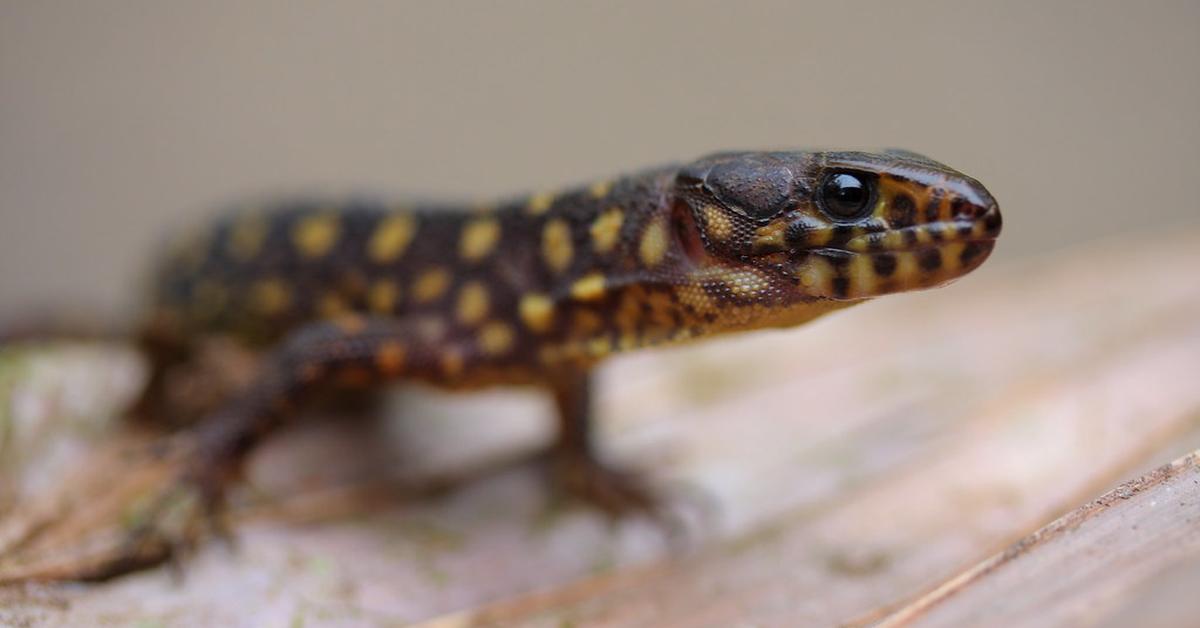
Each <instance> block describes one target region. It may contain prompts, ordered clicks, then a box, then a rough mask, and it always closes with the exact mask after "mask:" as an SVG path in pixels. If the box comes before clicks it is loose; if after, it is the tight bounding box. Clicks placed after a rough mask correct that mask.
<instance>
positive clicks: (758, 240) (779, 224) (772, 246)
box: [754, 220, 787, 251]
mask: <svg viewBox="0 0 1200 628" xmlns="http://www.w3.org/2000/svg"><path fill="white" fill-rule="evenodd" d="M786 228H787V224H786V223H784V222H783V221H782V220H777V221H775V222H773V223H771V224H769V225H767V226H765V227H762V228H760V229H757V230H756V231H755V232H754V246H755V248H757V249H758V250H760V251H762V250H767V251H778V250H782V249H783V248H784V242H783V232H784V229H786Z"/></svg>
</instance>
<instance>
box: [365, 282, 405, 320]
mask: <svg viewBox="0 0 1200 628" xmlns="http://www.w3.org/2000/svg"><path fill="white" fill-rule="evenodd" d="M399 299H400V289H399V288H397V287H396V283H395V282H393V281H390V280H387V279H379V280H377V281H375V283H373V284H371V288H370V289H369V290H368V291H367V307H369V308H371V311H372V312H376V313H379V314H390V313H391V312H393V311H395V309H396V301H397V300H399Z"/></svg>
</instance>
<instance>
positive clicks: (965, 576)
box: [879, 452, 1200, 628]
mask: <svg viewBox="0 0 1200 628" xmlns="http://www.w3.org/2000/svg"><path fill="white" fill-rule="evenodd" d="M1189 563H1190V564H1191V565H1192V567H1193V569H1194V568H1196V567H1200V452H1194V453H1191V454H1189V455H1187V456H1185V457H1183V458H1181V459H1179V460H1177V461H1175V462H1174V463H1172V464H1169V465H1166V466H1163V467H1160V468H1158V469H1156V470H1154V471H1153V472H1151V473H1149V474H1147V475H1145V476H1143V477H1141V478H1138V479H1136V480H1132V481H1130V482H1126V483H1124V484H1122V485H1120V486H1119V487H1117V488H1116V489H1113V490H1112V491H1110V492H1108V493H1105V494H1104V495H1103V496H1101V497H1100V498H1099V499H1096V500H1095V501H1093V502H1090V503H1088V504H1086V505H1084V506H1082V507H1080V508H1078V509H1076V510H1074V511H1072V512H1071V513H1069V514H1067V515H1066V516H1064V517H1062V518H1060V519H1058V520H1056V521H1055V522H1053V523H1051V524H1050V525H1048V526H1046V527H1045V528H1042V529H1041V530H1038V531H1037V532H1035V533H1033V534H1031V535H1030V536H1027V537H1025V538H1023V539H1021V540H1020V541H1019V542H1017V543H1015V544H1013V545H1012V546H1010V547H1009V548H1007V549H1006V550H1004V551H1003V552H1002V553H1000V554H997V555H995V556H993V557H992V558H989V559H988V560H986V561H984V562H982V563H980V564H978V565H976V566H975V567H972V568H971V569H968V570H966V571H964V572H962V573H961V574H958V575H957V576H955V577H954V578H952V579H950V580H949V581H947V582H945V583H944V584H942V585H941V586H939V587H937V588H936V589H934V590H933V591H930V592H929V593H927V594H926V595H923V596H921V597H920V598H918V599H917V600H915V601H914V602H913V603H911V604H909V605H907V606H905V607H904V608H902V609H900V610H899V611H897V612H895V613H893V614H892V615H890V616H889V617H887V618H886V619H885V620H884V621H882V622H880V623H879V626H880V627H881V628H882V627H895V626H908V625H921V626H1018V625H1019V626H1066V625H1075V626H1078V625H1083V624H1095V623H1099V621H1098V620H1100V619H1104V618H1109V617H1111V616H1112V615H1113V614H1114V611H1118V610H1123V609H1122V606H1129V605H1131V604H1132V605H1136V604H1137V603H1138V600H1139V599H1140V598H1142V597H1144V596H1145V593H1144V592H1143V591H1139V590H1138V585H1142V584H1144V583H1146V582H1148V581H1152V580H1153V578H1154V577H1155V576H1159V575H1160V574H1164V573H1170V572H1171V570H1172V569H1175V568H1177V567H1179V566H1180V565H1187V564H1189ZM1176 571H1179V570H1178V569H1176ZM1175 579H1177V580H1179V579H1185V581H1190V582H1191V583H1192V584H1200V580H1197V579H1196V577H1195V576H1194V575H1185V574H1183V573H1182V572H1181V573H1180V574H1178V575H1177V576H1176V577H1175ZM1197 590H1200V589H1192V591H1197ZM1180 591H1181V592H1182V591H1186V589H1180ZM1131 598H1132V599H1131ZM1166 603H1167V605H1169V606H1173V607H1174V608H1173V609H1171V613H1172V615H1173V616H1176V617H1190V618H1191V621H1193V622H1194V621H1195V618H1196V617H1200V598H1197V597H1196V596H1195V595H1180V596H1176V597H1174V599H1167V600H1166ZM1130 619H1131V620H1133V621H1130V622H1129V623H1128V624H1126V625H1131V624H1134V623H1141V622H1138V621H1137V616H1136V615H1131V616H1130ZM1178 625H1185V624H1184V623H1180V624H1178Z"/></svg>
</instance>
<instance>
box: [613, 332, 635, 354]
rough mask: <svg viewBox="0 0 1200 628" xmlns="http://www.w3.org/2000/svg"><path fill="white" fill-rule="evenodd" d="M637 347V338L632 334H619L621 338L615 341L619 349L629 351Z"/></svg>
mask: <svg viewBox="0 0 1200 628" xmlns="http://www.w3.org/2000/svg"><path fill="white" fill-rule="evenodd" d="M637 347H638V338H637V336H635V335H633V334H621V338H620V339H619V340H618V341H617V348H619V349H620V350H621V351H630V350H632V349H636V348H637Z"/></svg>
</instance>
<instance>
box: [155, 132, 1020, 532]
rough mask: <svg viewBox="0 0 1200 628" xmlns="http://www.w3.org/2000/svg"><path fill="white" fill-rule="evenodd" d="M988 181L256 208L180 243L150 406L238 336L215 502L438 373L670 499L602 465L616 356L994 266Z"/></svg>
mask: <svg viewBox="0 0 1200 628" xmlns="http://www.w3.org/2000/svg"><path fill="white" fill-rule="evenodd" d="M1001 223H1002V221H1001V216H1000V211H999V207H998V205H997V203H996V201H995V200H994V198H993V197H992V196H991V194H989V192H988V191H987V190H986V189H985V188H984V187H983V186H982V185H981V184H980V183H979V182H978V181H976V180H975V179H973V178H971V177H969V176H967V175H964V174H962V173H960V172H958V171H956V170H953V169H951V168H950V167H948V166H945V165H943V164H941V163H938V162H936V161H933V160H931V159H929V158H926V157H924V156H921V155H918V154H916V153H911V152H908V151H900V150H885V151H880V152H875V153H870V152H856V151H807V150H795V151H744V152H723V153H716V154H712V155H708V156H705V157H702V158H699V159H697V160H694V161H691V162H688V163H676V164H669V165H665V166H660V167H655V168H649V169H646V170H642V171H640V172H635V173H633V174H628V175H625V176H619V177H616V178H612V179H604V180H600V181H598V182H595V183H592V184H590V185H580V186H575V187H567V188H563V189H558V190H554V191H548V192H542V193H537V194H532V195H528V196H522V197H516V198H511V199H508V200H503V201H499V202H495V203H485V204H464V205H453V204H443V205H438V204H428V205H421V204H416V205H413V204H404V203H399V204H397V203H388V202H385V201H380V200H376V199H370V198H358V199H349V200H343V201H340V202H322V201H312V200H301V201H291V202H289V201H284V202H278V203H267V204H258V205H253V206H249V207H245V208H241V209H239V210H235V211H232V212H228V213H226V214H225V215H223V216H222V217H221V218H219V219H217V220H215V221H213V222H211V223H209V224H208V225H207V226H205V227H204V228H201V229H196V230H192V231H190V232H187V233H186V234H184V235H183V236H181V237H179V238H176V239H175V240H174V241H173V242H172V243H171V245H170V246H169V247H168V249H167V250H168V252H167V253H166V254H165V255H164V256H162V259H161V262H160V264H159V265H158V267H157V270H156V271H155V273H154V279H153V288H152V290H151V297H150V299H149V303H148V304H147V307H146V313H145V315H144V317H143V323H142V324H141V326H140V331H139V332H138V333H137V338H138V342H139V344H140V346H141V347H142V348H143V349H144V352H145V353H146V355H147V356H148V358H149V360H150V364H151V368H150V375H149V378H148V384H147V386H146V389H145V392H144V393H143V395H142V397H141V398H140V400H139V401H138V402H137V403H136V404H135V410H134V413H135V414H138V415H155V414H159V415H162V414H169V413H170V408H169V406H170V404H169V403H168V401H169V397H170V396H169V395H168V394H167V392H166V391H167V388H168V385H167V382H168V381H169V380H170V374H171V373H172V372H173V371H174V370H177V369H180V368H184V367H185V366H186V365H187V364H189V363H190V362H191V361H193V360H194V359H195V356H196V351H197V346H198V345H199V342H200V340H202V339H203V338H205V337H209V336H212V335H215V334H221V335H224V336H227V337H230V338H233V339H234V340H235V341H236V342H237V343H239V344H240V345H242V346H245V347H247V348H249V349H251V350H254V351H258V352H261V354H262V356H263V358H262V363H261V367H260V370H259V371H258V373H257V375H256V377H254V378H253V380H252V381H251V382H249V383H248V384H247V385H245V386H243V387H241V388H240V389H238V390H234V391H231V392H230V393H229V394H228V395H227V396H225V397H224V398H221V399H219V402H218V403H216V404H215V405H214V406H213V407H212V408H210V409H208V410H207V411H206V412H204V413H203V416H201V417H199V418H198V420H196V421H195V422H194V423H192V424H190V425H188V426H186V427H184V428H182V433H183V435H184V436H185V437H186V442H187V443H188V449H187V453H186V455H185V458H186V459H185V462H184V464H183V467H182V468H183V469H184V471H183V472H182V475H181V477H180V479H179V482H180V483H181V484H184V485H187V486H189V487H192V488H194V489H195V490H196V491H197V492H198V493H199V494H200V495H201V499H202V501H203V502H204V503H205V504H206V505H207V506H208V507H209V508H211V509H212V510H213V511H217V510H219V507H220V506H219V505H220V503H221V500H222V495H223V494H224V492H225V490H226V488H227V486H228V484H229V483H230V482H231V479H230V478H231V477H232V476H233V474H232V473H231V472H230V470H231V469H236V468H237V467H238V466H239V463H240V462H241V461H243V460H244V459H245V458H246V456H247V454H248V453H249V452H251V451H252V450H253V449H254V448H255V447H256V446H258V444H259V443H261V442H262V441H263V440H264V439H266V438H267V437H269V435H270V434H271V433H273V432H274V431H276V430H277V429H278V428H279V426H281V425H283V424H284V423H286V421H287V420H288V418H289V417H291V416H293V415H294V414H295V412H296V411H297V409H298V408H300V407H302V406H303V405H305V404H307V403H310V402H311V400H312V399H313V398H314V397H316V396H319V395H320V394H322V393H324V392H328V391H351V394H357V393H356V392H355V391H367V390H373V389H377V388H379V387H380V386H384V385H386V384H388V383H391V382H398V381H420V382H425V383H428V384H432V385H434V386H437V387H442V388H448V389H453V390H463V389H477V388H481V387H488V386H496V385H515V386H534V387H539V388H542V389H544V390H546V391H547V392H548V393H549V394H550V395H551V396H552V398H553V401H554V407H555V409H556V414H557V423H558V436H557V439H556V442H555V444H554V446H553V448H552V451H553V452H554V460H555V462H556V466H555V469H556V474H555V475H556V478H557V479H558V480H559V481H560V482H561V484H562V485H563V487H564V488H565V489H566V490H567V491H568V492H569V493H572V494H574V495H577V496H580V497H583V498H584V499H586V500H589V501H591V502H593V503H596V504H597V505H599V506H600V507H602V508H603V509H605V510H607V511H610V512H614V513H619V512H624V511H627V510H647V509H651V508H653V507H654V506H653V504H654V500H653V496H652V495H651V494H650V492H649V491H648V490H647V489H646V488H645V487H644V486H642V485H641V484H640V483H639V482H636V481H634V480H633V479H632V478H631V477H630V476H629V475H627V474H625V473H622V472H621V471H619V470H615V469H611V468H609V467H608V466H606V465H605V464H604V463H603V462H602V461H600V460H599V459H598V456H597V452H596V447H595V443H594V442H593V441H594V438H593V434H592V430H591V429H590V426H591V422H592V420H593V416H592V414H593V412H592V403H591V400H592V385H591V384H590V379H591V378H590V373H591V372H592V371H593V369H594V368H595V366H596V365H597V364H598V363H600V362H601V361H603V360H604V359H605V358H607V357H608V356H610V355H613V354H615V353H620V352H627V351H632V350H637V349H641V348H647V347H657V346H663V345H670V344H679V343H686V342H692V341H695V340H699V339H703V338H707V337H711V336H717V335H722V334H728V333H734V332H743V331H750V330H759V329H767V328H780V327H792V326H796V325H800V324H802V323H805V322H807V321H810V320H812V319H814V318H816V317H819V316H822V315H824V314H827V313H829V312H832V311H835V310H840V309H843V308H846V307H848V306H851V305H855V304H858V303H862V302H865V301H867V300H870V299H873V298H875V297H879V296H883V295H887V294H892V293H900V292H906V291H911V290H918V289H926V288H932V287H936V286H940V285H943V284H946V283H948V282H950V281H953V280H955V279H958V278H960V277H962V276H963V275H965V274H967V273H969V272H971V271H972V270H974V269H975V268H977V267H979V266H980V265H981V264H982V263H983V262H984V260H985V259H987V257H988V256H989V254H990V253H991V251H992V249H993V247H994V244H995V241H996V239H997V237H998V236H999V234H1000V231H1001Z"/></svg>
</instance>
